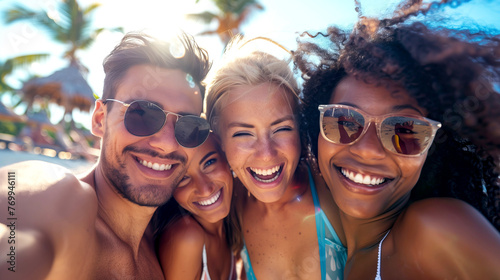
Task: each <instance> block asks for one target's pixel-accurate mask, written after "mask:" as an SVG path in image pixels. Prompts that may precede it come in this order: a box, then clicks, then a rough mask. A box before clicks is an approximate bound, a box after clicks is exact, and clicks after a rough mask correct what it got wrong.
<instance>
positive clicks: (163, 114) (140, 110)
mask: <svg viewBox="0 0 500 280" xmlns="http://www.w3.org/2000/svg"><path fill="white" fill-rule="evenodd" d="M109 101H113V102H118V103H120V104H121V105H123V106H125V107H127V111H126V112H125V117H124V119H123V122H124V123H125V128H127V131H128V132H129V133H130V134H132V135H135V136H141V137H145V136H151V135H153V134H155V133H157V132H158V131H160V130H161V129H162V128H163V126H164V125H165V123H166V122H167V117H168V115H173V116H175V117H176V121H175V129H174V135H175V139H176V140H177V143H179V145H181V146H183V147H185V148H195V147H198V146H199V145H201V144H203V142H205V140H207V138H208V134H209V133H210V125H209V123H208V121H207V120H205V119H203V118H201V117H198V116H195V115H179V114H176V113H172V112H169V111H165V110H163V109H162V108H161V107H159V106H158V105H156V104H155V103H153V102H151V101H147V100H135V101H132V102H131V103H130V104H128V103H125V102H123V101H120V100H116V99H106V100H103V101H102V103H103V104H106V103H107V102H109Z"/></svg>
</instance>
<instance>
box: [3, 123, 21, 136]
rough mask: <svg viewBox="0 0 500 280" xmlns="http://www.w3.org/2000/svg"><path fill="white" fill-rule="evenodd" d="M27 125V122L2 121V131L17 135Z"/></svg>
mask: <svg viewBox="0 0 500 280" xmlns="http://www.w3.org/2000/svg"><path fill="white" fill-rule="evenodd" d="M25 125H26V124H25V123H18V122H7V121H0V133H3V134H10V135H14V136H17V135H18V134H19V133H20V132H21V130H22V129H23V127H24V126H25Z"/></svg>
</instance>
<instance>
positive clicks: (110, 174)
mask: <svg viewBox="0 0 500 280" xmlns="http://www.w3.org/2000/svg"><path fill="white" fill-rule="evenodd" d="M103 149H104V153H103V154H102V156H101V166H102V170H103V173H104V176H106V177H107V178H108V180H109V181H110V182H111V185H112V186H113V187H114V189H115V190H116V191H117V192H118V193H119V194H120V195H121V196H122V197H123V198H125V199H127V200H128V201H130V202H132V203H134V204H137V205H139V206H146V207H158V206H161V205H163V204H165V203H167V202H168V201H169V200H170V199H171V198H172V193H173V191H174V190H175V188H176V187H177V185H178V184H179V182H180V181H181V179H182V175H183V173H182V172H179V173H178V175H177V176H176V177H175V178H174V179H173V181H172V182H171V184H170V185H169V186H166V185H162V184H145V185H141V186H133V185H132V184H131V183H130V176H129V175H128V174H126V173H125V172H123V170H126V165H125V163H124V162H123V161H122V160H121V159H123V158H125V154H126V153H127V150H133V148H128V149H127V148H125V149H124V151H123V152H122V153H121V154H120V156H118V153H117V152H116V151H114V150H113V148H111V147H109V146H107V145H103ZM113 158H114V159H115V161H116V163H115V164H113V163H112V162H111V161H110V160H109V159H113ZM183 165H184V167H185V164H183ZM179 167H180V166H179Z"/></svg>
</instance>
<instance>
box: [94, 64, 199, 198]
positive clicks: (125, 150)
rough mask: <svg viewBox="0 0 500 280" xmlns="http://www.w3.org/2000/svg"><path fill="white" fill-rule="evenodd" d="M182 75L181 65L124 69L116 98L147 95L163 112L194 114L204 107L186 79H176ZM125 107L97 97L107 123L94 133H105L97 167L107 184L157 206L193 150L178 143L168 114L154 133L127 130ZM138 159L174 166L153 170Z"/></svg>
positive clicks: (183, 76) (143, 97)
mask: <svg viewBox="0 0 500 280" xmlns="http://www.w3.org/2000/svg"><path fill="white" fill-rule="evenodd" d="M155 77H156V78H155ZM185 77H186V73H184V72H182V71H180V70H170V69H160V68H156V67H153V66H146V65H138V66H134V67H132V68H130V69H129V70H128V71H127V73H126V75H125V76H124V78H123V80H122V83H121V84H120V85H119V86H118V89H117V92H116V96H115V97H114V99H117V100H120V101H123V102H126V103H130V102H132V101H134V100H148V101H151V102H154V103H156V104H157V105H159V106H160V107H161V108H163V109H164V110H166V111H170V112H175V113H179V114H192V115H198V114H199V111H200V110H201V106H202V105H201V98H200V96H199V95H197V94H194V90H193V89H192V88H190V87H189V86H188V84H187V82H183V83H179V82H177V83H176V82H175V81H185ZM146 91H147V92H148V94H147V95H146V94H145V92H146ZM171 100H175V101H176V102H175V103H174V102H171ZM107 106H112V108H111V110H109V111H108V110H106V107H107ZM126 109H127V108H126V107H125V106H122V105H121V104H120V103H116V102H114V103H107V104H106V105H104V106H103V105H102V103H101V102H100V101H98V102H97V112H98V113H99V112H102V118H101V119H102V121H105V122H106V124H105V125H103V127H106V130H97V134H96V135H97V136H103V135H104V136H105V137H104V138H103V139H105V141H103V143H102V145H103V149H102V152H103V156H102V157H101V160H102V164H101V169H100V170H99V171H98V172H100V171H102V172H103V173H104V174H106V175H107V176H105V177H104V178H106V179H107V180H108V183H109V184H111V185H113V186H115V187H116V190H117V191H118V192H119V193H121V194H122V195H123V196H124V197H125V198H127V199H129V200H131V201H132V202H135V203H138V204H141V205H150V206H159V205H161V204H163V203H165V202H166V201H167V200H168V199H169V198H170V197H171V194H172V191H173V189H174V187H175V185H177V183H178V182H179V181H180V180H181V179H182V176H183V173H184V172H185V170H186V168H187V163H188V159H189V158H190V157H191V156H192V155H193V153H194V150H193V149H188V148H184V147H182V146H180V145H179V144H178V143H177V141H176V139H175V136H174V122H175V119H176V118H175V117H174V116H171V115H169V116H168V117H167V122H166V123H165V125H164V127H163V128H162V130H161V131H159V132H158V133H156V134H154V135H151V136H148V137H138V136H134V135H132V134H130V133H129V132H128V131H127V129H126V128H125V125H124V122H123V118H124V116H125V111H126ZM98 116H99V117H100V116H101V115H100V114H98ZM101 119H100V120H101ZM141 161H147V162H152V163H158V164H160V165H162V164H165V165H172V168H171V169H170V170H164V171H157V170H153V169H151V168H148V167H146V166H144V165H143V164H141ZM130 174H134V176H129V175H130ZM108 178H109V179H108Z"/></svg>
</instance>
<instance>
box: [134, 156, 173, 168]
mask: <svg viewBox="0 0 500 280" xmlns="http://www.w3.org/2000/svg"><path fill="white" fill-rule="evenodd" d="M137 160H138V161H139V163H140V164H142V165H143V166H145V167H147V168H151V169H153V170H156V171H164V170H170V169H172V164H164V163H157V162H151V161H146V160H142V159H139V158H137Z"/></svg>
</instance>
